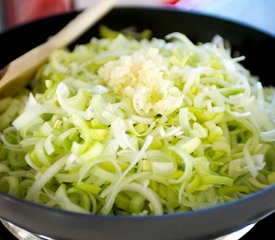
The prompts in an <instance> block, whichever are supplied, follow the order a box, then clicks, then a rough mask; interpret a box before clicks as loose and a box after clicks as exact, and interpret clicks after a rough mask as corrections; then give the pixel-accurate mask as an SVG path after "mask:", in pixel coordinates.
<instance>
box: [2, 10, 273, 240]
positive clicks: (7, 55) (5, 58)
mask: <svg viewBox="0 0 275 240" xmlns="http://www.w3.org/2000/svg"><path fill="white" fill-rule="evenodd" d="M75 15H76V13H69V14H64V15H59V16H55V17H51V18H47V19H43V20H40V21H36V22H33V23H31V24H28V25H23V26H21V27H18V28H15V29H12V30H10V31H7V32H5V33H3V34H1V35H0V68H2V67H4V66H5V65H6V64H7V63H8V62H9V61H11V60H12V59H14V58H15V57H17V56H19V55H21V54H22V53H24V52H25V51H27V50H29V49H31V48H33V47H34V46H36V45H38V44H40V43H42V42H44V41H45V40H46V39H47V38H48V37H49V36H50V35H52V34H54V33H56V32H57V31H58V30H59V29H60V28H62V27H63V26H64V25H65V24H66V23H67V22H68V21H69V20H70V19H72V18H74V17H75ZM102 23H103V24H105V25H107V26H109V27H111V28H113V29H121V28H124V27H128V26H136V27H137V28H138V29H139V30H142V29H144V28H149V29H151V30H152V31H153V33H154V36H155V37H164V36H165V35H166V34H168V33H170V32H174V31H178V32H183V33H185V34H186V35H187V36H188V37H189V38H191V39H192V40H193V41H194V42H198V41H200V42H206V41H210V40H211V39H212V37H213V36H214V35H216V34H219V35H221V36H222V37H224V38H225V39H227V40H229V41H230V42H231V44H232V47H233V50H238V51H239V52H241V54H242V55H245V56H246V60H245V61H244V62H243V63H244V65H245V67H246V68H248V69H249V70H251V72H252V74H254V75H258V76H260V79H261V81H262V83H263V84H264V85H272V84H274V83H273V82H272V80H273V79H274V67H275V65H274V61H270V60H268V59H272V58H273V57H274V56H275V38H274V37H272V36H270V35H268V34H265V33H263V32H260V31H258V30H255V29H252V28H249V27H247V26H243V25H240V24H237V23H233V22H228V21H225V20H221V19H217V18H213V17H209V16H205V15H198V14H193V13H186V12H180V11H175V10H167V9H166V10H165V9H148V8H117V9H115V10H113V11H112V12H111V13H110V14H109V15H108V16H106V17H105V18H104V19H103V20H102V21H101V22H100V24H102ZM97 32H98V26H95V27H94V28H92V29H91V30H90V31H89V32H87V33H86V34H85V35H83V36H82V37H81V38H80V39H79V40H78V41H77V43H85V42H88V41H89V39H90V38H91V36H95V35H97V34H98V33H97ZM71 47H73V46H71ZM274 211H275V186H271V187H269V188H267V189H265V190H262V191H260V192H257V193H255V194H253V195H250V196H248V197H246V198H243V199H241V200H238V201H235V202H232V203H228V204H225V205H220V206H217V207H211V208H207V209H203V210H198V211H194V212H186V213H178V214H168V215H162V216H144V217H133V216H131V217H125V216H98V215H84V214H78V213H71V212H65V211H62V210H57V209H52V208H47V207H44V206H40V205H36V204H33V203H30V202H26V201H24V200H21V199H18V198H15V197H12V196H9V195H7V194H5V193H0V218H2V219H5V220H8V221H10V222H12V223H14V224H16V225H18V226H20V227H22V228H24V229H26V230H28V231H31V232H33V233H36V234H42V235H45V236H48V237H52V238H55V239H58V240H59V239H64V240H90V239H95V240H98V239H99V240H105V239H119V240H129V239H131V240H135V239H137V240H141V239H142V240H147V239H148V240H149V239H150V240H154V239H156V240H162V239H171V240H176V239H178V240H180V239H196V240H199V239H213V238H216V237H218V236H222V235H225V234H228V233H230V232H234V231H236V230H238V229H240V228H242V227H244V226H246V225H248V224H251V223H255V222H257V221H259V220H261V219H262V218H264V217H266V216H268V215H270V214H271V213H272V212H274Z"/></svg>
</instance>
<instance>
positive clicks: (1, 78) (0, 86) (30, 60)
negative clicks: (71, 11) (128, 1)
mask: <svg viewBox="0 0 275 240" xmlns="http://www.w3.org/2000/svg"><path fill="white" fill-rule="evenodd" d="M116 1H117V0H97V2H96V3H95V4H93V5H92V6H90V7H89V8H87V9H86V10H84V11H83V12H82V13H80V14H79V15H78V16H77V17H76V18H74V19H73V20H72V21H71V22H69V23H68V24H67V25H66V26H65V27H64V28H63V29H62V30H61V31H59V32H58V33H57V34H56V35H54V36H52V37H51V38H49V40H48V41H47V42H46V43H43V44H41V45H39V46H37V47H35V48H33V49H32V50H30V51H29V52H27V53H25V54H24V55H22V56H20V57H19V58H17V59H15V60H13V61H12V62H10V63H9V64H8V66H6V67H5V68H4V69H2V70H1V71H0V73H1V75H0V98H2V97H5V96H13V95H15V94H16V93H18V91H19V90H20V89H22V88H23V87H25V86H26V85H27V83H28V82H29V80H30V79H31V78H32V76H33V75H34V73H35V71H36V70H37V68H39V67H40V66H41V65H42V64H43V63H44V62H46V61H47V59H48V56H49V55H50V54H51V53H52V52H53V51H54V50H56V49H58V48H62V47H65V46H67V45H69V44H70V43H72V42H73V41H74V40H76V39H77V38H78V37H79V36H80V35H81V34H83V33H84V32H85V31H86V30H87V29H88V28H89V27H91V26H92V25H93V24H95V23H96V22H97V21H98V20H99V19H100V18H101V17H102V16H103V15H104V14H106V13H107V12H108V11H109V10H110V9H111V8H112V6H114V4H115V2H116Z"/></svg>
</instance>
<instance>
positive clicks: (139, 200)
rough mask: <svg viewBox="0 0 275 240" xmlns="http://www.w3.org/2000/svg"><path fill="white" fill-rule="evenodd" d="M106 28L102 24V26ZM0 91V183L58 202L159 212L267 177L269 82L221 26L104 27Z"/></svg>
mask: <svg viewBox="0 0 275 240" xmlns="http://www.w3.org/2000/svg"><path fill="white" fill-rule="evenodd" d="M107 35H108V34H107ZM109 35H112V36H111V37H110V38H108V37H105V38H101V39H97V38H92V39H91V41H90V42H89V43H87V44H85V45H78V46H76V47H75V49H74V50H73V51H71V52H70V51H68V50H64V49H61V50H57V51H55V52H54V53H53V54H52V55H51V56H50V57H49V61H48V62H47V63H46V64H45V65H43V66H42V67H41V68H40V69H39V71H38V72H37V74H36V76H35V78H34V79H33V81H32V87H33V89H32V91H31V92H30V91H29V90H27V89H25V90H24V91H22V92H21V93H20V94H18V95H17V96H16V97H14V98H10V97H7V98H4V99H1V100H0V131H1V134H0V191H5V192H8V193H9V194H12V195H15V196H18V197H20V198H24V199H26V200H28V201H32V202H35V203H39V204H44V205H46V206H50V207H56V208H60V209H64V210H68V211H76V212H81V213H94V214H111V215H146V214H166V213H173V212H183V211H189V210H196V209H201V208H205V207H209V206H214V205H218V204H223V203H226V202H230V201H233V200H236V199H239V198H242V197H244V196H246V195H249V194H251V193H253V192H256V191H258V190H260V189H263V188H266V187H268V186H269V185H272V184H274V183H275V145H274V144H275V91H274V90H273V88H271V87H270V88H265V87H263V86H262V85H261V83H260V82H259V81H258V80H257V78H256V77H254V76H252V75H251V74H250V72H249V71H248V70H246V69H245V68H244V67H243V66H242V65H241V64H240V63H239V62H240V61H241V60H243V59H244V57H242V56H241V57H237V58H232V57H231V52H230V49H229V48H225V47H224V41H223V39H222V38H221V37H219V36H216V37H214V39H213V41H212V42H209V43H204V44H202V43H201V44H198V45H195V44H193V43H192V42H191V41H190V40H189V39H188V38H187V37H186V36H185V35H183V34H180V33H171V34H169V35H168V36H167V37H166V40H163V39H156V38H152V39H151V40H148V39H142V40H136V39H134V38H129V37H126V36H125V35H123V34H118V35H117V34H113V33H112V34H109Z"/></svg>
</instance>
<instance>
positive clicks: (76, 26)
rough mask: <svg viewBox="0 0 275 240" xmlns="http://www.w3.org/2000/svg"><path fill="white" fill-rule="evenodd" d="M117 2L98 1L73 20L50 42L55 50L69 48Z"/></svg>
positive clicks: (111, 0)
mask: <svg viewBox="0 0 275 240" xmlns="http://www.w3.org/2000/svg"><path fill="white" fill-rule="evenodd" d="M116 1H117V0H97V3H96V4H95V5H93V6H91V7H89V8H87V9H86V10H85V11H83V12H82V13H81V14H79V15H78V16H77V17H76V18H75V19H73V20H72V21H71V22H70V23H69V24H68V25H66V26H65V27H64V28H63V29H62V30H61V31H60V32H58V33H57V34H56V35H54V36H53V37H51V38H50V39H49V40H48V42H49V43H50V44H51V45H53V46H54V48H60V47H63V46H67V45H69V44H70V43H72V42H73V41H74V40H76V39H77V38H78V37H79V36H80V35H81V34H83V33H84V32H86V31H87V30H88V29H89V28H90V27H91V26H92V25H93V24H94V23H96V22H97V21H98V20H99V19H100V18H101V17H103V15H104V14H105V13H106V12H107V11H109V10H110V9H111V8H112V7H113V6H114V5H115V3H116Z"/></svg>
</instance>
